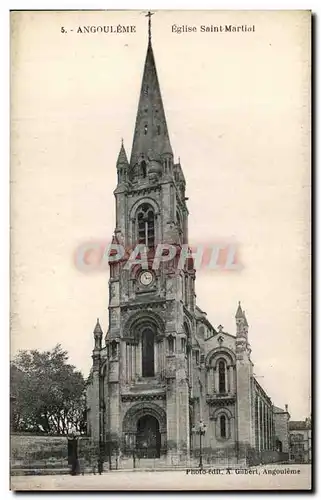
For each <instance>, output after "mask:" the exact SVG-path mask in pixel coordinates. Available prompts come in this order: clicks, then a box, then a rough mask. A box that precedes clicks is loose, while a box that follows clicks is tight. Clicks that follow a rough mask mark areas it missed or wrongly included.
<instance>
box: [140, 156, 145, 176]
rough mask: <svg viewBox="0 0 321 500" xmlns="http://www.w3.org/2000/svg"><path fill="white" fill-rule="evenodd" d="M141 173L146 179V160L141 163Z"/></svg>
mask: <svg viewBox="0 0 321 500" xmlns="http://www.w3.org/2000/svg"><path fill="white" fill-rule="evenodd" d="M140 171H141V175H142V177H146V161H145V160H143V161H141V162H140Z"/></svg>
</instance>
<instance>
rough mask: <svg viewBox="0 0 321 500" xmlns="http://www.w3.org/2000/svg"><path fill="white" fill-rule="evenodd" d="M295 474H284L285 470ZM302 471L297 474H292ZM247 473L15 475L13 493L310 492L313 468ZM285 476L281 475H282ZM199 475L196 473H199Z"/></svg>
mask: <svg viewBox="0 0 321 500" xmlns="http://www.w3.org/2000/svg"><path fill="white" fill-rule="evenodd" d="M285 470H287V471H288V472H289V471H292V473H291V474H289V473H288V474H284V471H285ZM298 470H299V471H300V472H299V473H296V474H294V473H293V471H298ZM248 471H251V472H248V473H239V472H238V471H234V470H231V471H230V473H229V472H228V471H227V470H225V469H221V472H218V469H212V471H211V472H208V471H207V472H206V473H202V474H200V473H199V471H198V470H197V469H195V470H194V471H193V472H194V473H191V472H189V473H188V474H187V473H186V471H164V472H156V471H155V472H152V471H151V472H139V471H135V472H125V471H116V472H107V473H104V474H102V475H101V476H99V475H85V476H76V477H75V476H68V475H66V476H29V477H23V476H15V477H12V478H11V489H13V490H20V491H21V490H47V491H48V490H64V491H66V490H91V491H93V490H113V491H115V490H118V491H119V490H120V491H124V490H136V491H137V490H156V491H157V490H200V489H203V490H236V489H247V490H252V489H310V487H311V466H310V465H298V466H296V465H288V466H286V465H281V466H280V465H279V466H276V465H268V466H260V467H256V468H255V467H254V468H252V469H249V470H248ZM282 471H283V473H282V474H281V473H280V472H282ZM196 472H197V473H196Z"/></svg>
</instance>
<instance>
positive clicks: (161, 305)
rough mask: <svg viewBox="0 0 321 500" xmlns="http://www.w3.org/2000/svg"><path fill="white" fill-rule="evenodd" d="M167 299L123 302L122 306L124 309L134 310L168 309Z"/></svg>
mask: <svg viewBox="0 0 321 500" xmlns="http://www.w3.org/2000/svg"><path fill="white" fill-rule="evenodd" d="M166 302H167V301H166V300H165V299H162V300H157V301H151V300H150V301H149V302H147V303H146V302H137V303H134V302H132V303H131V304H128V303H127V304H121V305H120V308H121V309H122V310H123V311H127V310H129V311H134V310H137V311H139V310H144V311H148V310H149V311H153V309H166Z"/></svg>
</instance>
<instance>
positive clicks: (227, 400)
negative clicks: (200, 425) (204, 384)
mask: <svg viewBox="0 0 321 500" xmlns="http://www.w3.org/2000/svg"><path fill="white" fill-rule="evenodd" d="M235 400H236V398H235V395H229V396H219V395H218V394H214V395H209V394H207V395H206V403H207V404H208V405H211V406H228V405H232V404H234V403H235Z"/></svg>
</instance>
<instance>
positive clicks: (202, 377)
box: [87, 39, 283, 463]
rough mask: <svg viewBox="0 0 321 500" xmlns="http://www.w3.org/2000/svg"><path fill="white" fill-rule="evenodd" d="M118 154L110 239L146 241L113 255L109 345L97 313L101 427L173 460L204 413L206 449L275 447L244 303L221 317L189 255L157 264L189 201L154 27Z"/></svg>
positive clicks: (100, 435)
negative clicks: (216, 321) (230, 323)
mask: <svg viewBox="0 0 321 500" xmlns="http://www.w3.org/2000/svg"><path fill="white" fill-rule="evenodd" d="M116 166H117V177H118V183H117V187H116V189H115V191H114V195H115V201H116V228H115V232H114V235H113V243H114V244H119V245H123V246H124V247H125V248H127V249H128V248H133V247H135V245H136V244H137V243H139V244H142V245H144V246H146V248H147V257H148V266H147V269H142V266H141V265H139V264H137V263H136V264H135V265H133V266H128V259H126V256H125V257H124V258H123V259H122V260H121V261H116V260H115V262H111V263H110V280H109V328H108V332H107V334H106V336H105V338H104V345H103V332H102V329H101V326H100V324H99V321H98V322H97V324H96V327H95V330H94V341H95V346H94V350H93V354H92V359H93V365H92V370H91V374H90V377H89V380H88V386H87V406H88V430H89V433H90V435H91V436H92V439H93V440H94V441H95V442H99V441H100V443H102V442H103V443H105V442H108V443H109V444H110V443H114V445H113V446H115V447H116V448H117V449H118V450H119V449H121V452H122V454H126V453H128V454H130V453H133V450H136V453H138V454H141V456H154V457H160V456H163V455H164V456H165V455H166V457H170V459H171V460H172V463H173V457H174V458H175V457H176V458H177V457H180V458H181V457H188V456H190V455H191V453H193V452H197V450H198V449H199V436H197V435H196V434H195V433H193V427H194V426H195V425H196V426H197V425H198V424H199V422H200V421H202V422H204V423H205V424H206V426H207V429H206V432H205V435H204V437H203V443H202V444H203V448H204V452H208V453H212V454H215V453H223V454H224V453H225V454H228V455H229V456H230V457H231V458H232V459H233V460H235V461H238V460H239V459H240V457H241V456H243V455H244V453H246V451H247V450H248V449H252V450H257V451H258V452H260V451H263V450H274V449H275V443H276V425H275V413H274V410H273V405H272V403H271V400H270V399H269V398H268V396H267V395H266V394H265V392H264V391H263V389H262V388H261V386H260V385H259V383H258V382H257V380H256V379H255V377H254V375H253V363H252V361H251V349H250V345H249V341H248V323H247V319H246V317H245V313H244V311H243V310H242V307H241V305H240V304H239V306H238V308H237V312H236V316H235V322H236V328H235V334H230V333H228V332H225V331H224V328H223V327H222V326H219V327H218V328H214V327H213V326H212V325H211V324H210V323H209V321H208V319H207V316H206V313H204V312H203V311H202V310H201V309H200V308H199V307H198V306H197V305H196V295H195V269H194V263H193V259H192V258H191V255H187V258H186V260H185V265H184V266H183V267H182V268H181V269H180V268H178V266H177V260H175V258H174V259H172V260H168V261H167V262H161V263H160V264H159V266H156V268H155V266H154V262H155V261H154V257H155V247H156V246H157V244H158V243H162V244H164V243H166V244H172V245H175V246H176V248H177V249H178V253H179V252H182V251H183V250H182V248H183V247H182V245H185V244H187V243H188V208H187V204H186V201H187V198H186V197H185V188H186V183H185V178H184V174H183V170H182V167H181V165H180V162H179V161H178V162H175V161H174V156H173V151H172V148H171V145H170V140H169V134H168V129H167V124H166V118H165V112H164V107H163V102H162V98H161V93H160V87H159V83H158V77H157V72H156V66H155V60H154V55H153V49H152V45H151V40H150V39H149V43H148V49H147V55H146V61H145V68H144V74H143V81H142V87H141V93H140V98H139V104H138V111H137V118H136V125H135V131H134V141H133V146H132V152H131V158H130V161H128V159H127V154H126V151H125V148H124V145H123V144H122V145H121V149H120V153H119V157H118V160H117V165H116ZM176 259H177V258H176ZM282 432H283V431H282ZM177 459H178V458H177Z"/></svg>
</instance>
